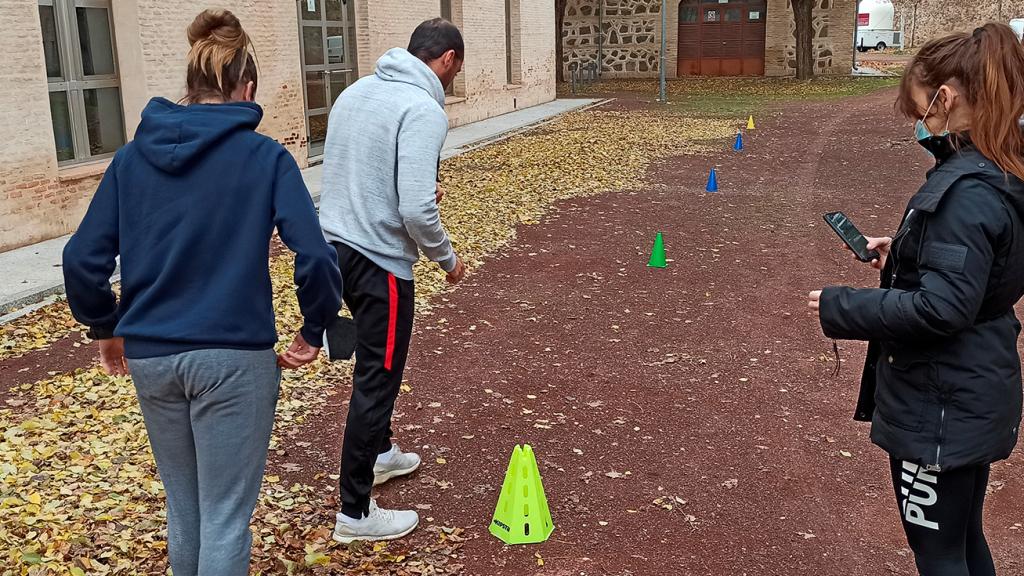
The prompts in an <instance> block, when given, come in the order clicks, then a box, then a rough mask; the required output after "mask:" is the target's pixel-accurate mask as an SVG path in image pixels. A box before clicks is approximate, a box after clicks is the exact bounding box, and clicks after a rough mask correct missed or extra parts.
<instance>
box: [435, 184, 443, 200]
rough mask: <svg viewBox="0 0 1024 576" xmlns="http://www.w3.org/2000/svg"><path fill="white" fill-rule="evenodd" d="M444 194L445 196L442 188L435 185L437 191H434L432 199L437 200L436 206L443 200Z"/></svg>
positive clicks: (439, 185)
mask: <svg viewBox="0 0 1024 576" xmlns="http://www.w3.org/2000/svg"><path fill="white" fill-rule="evenodd" d="M444 194H445V189H444V186H441V183H440V182H438V183H437V190H435V191H434V198H435V199H436V200H437V203H438V204H440V203H441V200H444Z"/></svg>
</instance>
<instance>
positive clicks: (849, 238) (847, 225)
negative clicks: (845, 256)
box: [824, 212, 881, 262]
mask: <svg viewBox="0 0 1024 576" xmlns="http://www.w3.org/2000/svg"><path fill="white" fill-rule="evenodd" d="M824 218H825V222H827V223H828V225H829V226H830V227H831V228H832V230H834V231H835V233H836V234H838V235H839V237H840V238H842V240H843V242H845V243H846V245H847V246H849V247H850V250H852V251H853V253H854V255H856V256H857V259H858V260H860V261H861V262H871V261H872V260H878V259H879V258H881V255H880V254H879V253H878V252H877V251H876V250H868V241H867V239H866V238H864V235H863V234H861V233H860V230H858V229H857V227H856V226H854V225H853V222H852V221H851V220H850V218H849V217H847V216H846V214H843V213H842V212H829V213H828V214H825V216H824Z"/></svg>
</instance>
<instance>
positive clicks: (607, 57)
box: [562, 0, 1024, 78]
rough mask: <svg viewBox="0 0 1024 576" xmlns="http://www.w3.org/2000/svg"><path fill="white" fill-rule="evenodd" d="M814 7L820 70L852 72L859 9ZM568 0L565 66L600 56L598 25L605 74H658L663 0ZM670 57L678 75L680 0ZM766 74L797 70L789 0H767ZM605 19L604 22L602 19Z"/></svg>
mask: <svg viewBox="0 0 1024 576" xmlns="http://www.w3.org/2000/svg"><path fill="white" fill-rule="evenodd" d="M817 1H818V5H817V6H816V7H815V9H814V30H815V41H814V48H813V50H814V54H815V70H816V72H817V73H818V74H849V73H850V71H851V69H852V67H853V42H854V24H855V18H856V14H855V10H854V5H853V0H817ZM1020 1H1022V2H1024V0H1020ZM601 2H602V0H569V3H568V7H567V8H566V15H565V24H564V27H563V30H562V51H563V54H562V66H563V70H564V71H565V72H566V78H568V77H569V76H568V73H569V70H570V69H571V67H573V66H579V65H587V64H589V63H592V62H596V61H597V60H598V52H599V51H598V38H599V34H598V30H599V29H600V30H601V32H602V36H600V37H601V38H602V41H603V47H602V48H603V49H602V50H601V51H600V52H601V53H603V55H604V57H603V60H604V61H603V66H602V68H601V70H602V73H601V74H602V76H603V77H610V78H615V77H629V78H643V77H655V76H657V75H658V53H659V52H660V49H661V1H660V0H603V2H604V14H603V16H602V17H600V18H599V16H598V8H599V6H600V5H601ZM667 18H668V27H667V28H668V29H667V34H666V48H667V50H666V61H667V72H668V77H669V78H674V77H675V76H676V61H677V58H678V35H679V1H678V0H670V1H669V2H668V14H667ZM767 18H768V19H767V32H766V38H765V75H766V76H792V75H794V74H795V73H796V37H795V36H794V31H795V28H796V24H795V22H794V20H793V7H792V5H791V4H790V0H768V9H767ZM599 20H600V21H601V25H600V27H599V25H598V23H599Z"/></svg>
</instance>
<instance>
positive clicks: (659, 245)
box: [647, 232, 668, 268]
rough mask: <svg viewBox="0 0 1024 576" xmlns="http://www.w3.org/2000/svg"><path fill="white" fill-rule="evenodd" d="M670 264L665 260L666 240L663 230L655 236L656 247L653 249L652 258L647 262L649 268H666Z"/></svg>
mask: <svg viewBox="0 0 1024 576" xmlns="http://www.w3.org/2000/svg"><path fill="white" fill-rule="evenodd" d="M666 266H668V264H667V262H666V261H665V240H664V239H663V238H662V237H661V232H658V235H657V236H656V237H655V238H654V249H653V250H651V259H650V261H648V262H647V267H648V268H665V267H666Z"/></svg>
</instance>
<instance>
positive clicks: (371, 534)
mask: <svg viewBox="0 0 1024 576" xmlns="http://www.w3.org/2000/svg"><path fill="white" fill-rule="evenodd" d="M336 518H337V520H336V522H335V523H334V535H333V538H334V541H335V542H340V543H342V544H351V543H352V542H355V541H357V540H366V541H370V542H374V541H377V540H395V539H397V538H401V537H402V536H405V535H406V534H408V533H410V532H412V531H413V530H415V529H416V525H418V524H419V523H420V516H419V514H417V513H416V512H414V511H412V510H385V509H383V508H378V507H377V501H376V500H372V499H371V500H370V513H369V514H367V515H366V516H363V517H362V518H360V519H359V520H355V519H353V518H350V517H348V516H346V515H344V514H342V513H341V512H338V514H337V516H336Z"/></svg>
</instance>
